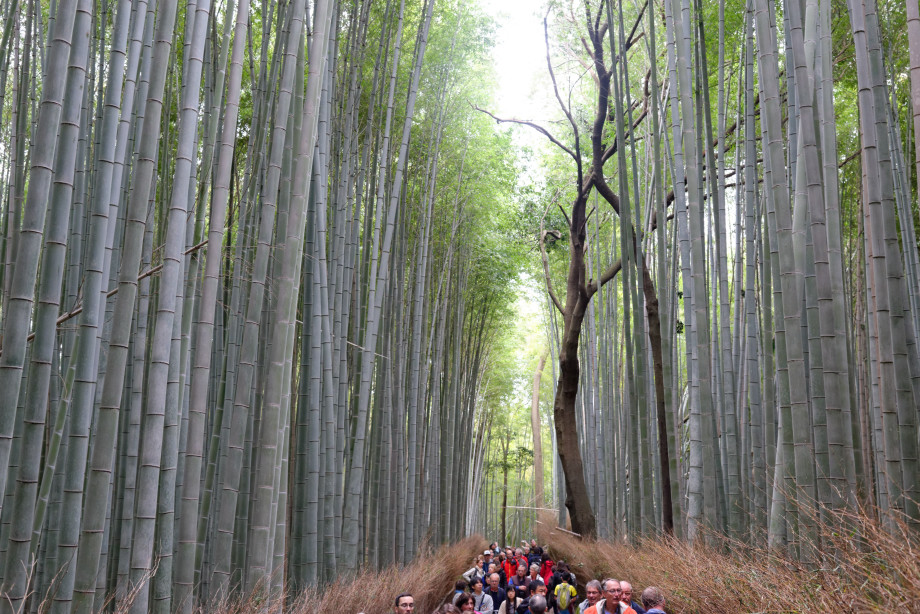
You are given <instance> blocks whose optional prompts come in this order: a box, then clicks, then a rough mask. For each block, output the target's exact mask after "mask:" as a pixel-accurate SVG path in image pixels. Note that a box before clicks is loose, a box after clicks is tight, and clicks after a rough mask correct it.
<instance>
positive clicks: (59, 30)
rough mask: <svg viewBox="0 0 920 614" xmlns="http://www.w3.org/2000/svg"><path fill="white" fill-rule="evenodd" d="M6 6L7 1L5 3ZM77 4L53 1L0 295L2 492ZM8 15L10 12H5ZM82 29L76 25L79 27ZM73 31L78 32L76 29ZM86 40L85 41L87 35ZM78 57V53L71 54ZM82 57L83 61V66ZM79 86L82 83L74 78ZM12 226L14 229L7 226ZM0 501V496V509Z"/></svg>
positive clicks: (0, 505) (4, 483) (0, 445)
mask: <svg viewBox="0 0 920 614" xmlns="http://www.w3.org/2000/svg"><path fill="white" fill-rule="evenodd" d="M11 8H12V7H11ZM76 12H77V5H76V3H73V2H62V3H60V4H58V6H57V12H56V15H55V22H54V35H53V43H52V45H51V49H50V51H49V54H48V58H47V61H48V65H47V76H46V79H45V80H44V81H43V84H44V86H43V87H42V100H41V105H40V106H39V111H38V120H37V122H36V125H35V134H34V137H33V142H34V144H35V145H34V147H33V148H32V150H31V151H30V155H31V166H30V169H29V183H28V185H29V189H28V193H27V196H26V203H25V209H24V216H23V218H22V223H21V229H20V231H19V237H18V247H17V252H16V259H15V265H14V267H13V270H12V272H11V274H10V290H9V294H8V298H7V295H6V294H5V295H4V300H5V305H4V312H3V354H2V356H0V388H2V389H3V390H5V391H6V392H5V393H4V395H3V401H2V405H0V468H2V469H0V493H4V492H6V483H7V469H8V467H9V460H10V451H11V446H12V437H13V427H14V424H15V422H16V416H17V411H16V406H17V404H18V402H19V389H20V383H21V381H22V375H23V367H24V365H25V355H26V335H27V334H28V332H29V328H30V326H29V321H30V319H31V313H32V304H33V302H34V297H35V279H36V275H37V273H38V263H39V260H40V259H39V256H40V253H41V244H42V237H43V234H44V228H45V215H46V213H47V211H48V203H49V202H50V198H49V196H50V193H51V180H52V176H53V169H54V161H55V149H56V143H57V141H58V133H59V128H60V124H61V115H62V113H63V107H64V103H65V102H66V103H68V105H75V104H76V105H79V104H80V103H81V102H82V96H80V98H79V99H76V100H75V99H72V98H69V97H67V94H68V92H67V88H66V86H67V84H68V78H67V77H68V74H69V72H70V71H69V69H68V62H69V60H70V57H71V55H73V53H72V51H71V42H72V40H73V37H74V23H75V17H76ZM11 15H12V13H11ZM81 32H82V31H81ZM81 32H78V34H77V35H78V36H79V35H80V34H81ZM86 38H87V41H86V42H87V45H88V38H89V37H88V36H87V37H86ZM75 57H79V56H75ZM85 63H86V60H85V59H84V61H83V66H84V67H85ZM80 86H81V87H82V83H81V84H80ZM12 231H13V232H15V229H12ZM2 509H3V501H0V510H2Z"/></svg>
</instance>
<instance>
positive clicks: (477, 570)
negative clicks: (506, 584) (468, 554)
mask: <svg viewBox="0 0 920 614" xmlns="http://www.w3.org/2000/svg"><path fill="white" fill-rule="evenodd" d="M482 573H483V572H482V557H481V556H480V557H478V558H477V559H476V560H475V561H474V562H473V566H472V567H470V568H469V569H467V570H466V571H464V572H463V579H464V580H466V581H467V583H471V582H472V581H473V578H480V577H482Z"/></svg>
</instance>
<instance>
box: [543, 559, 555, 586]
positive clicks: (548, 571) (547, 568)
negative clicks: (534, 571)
mask: <svg viewBox="0 0 920 614" xmlns="http://www.w3.org/2000/svg"><path fill="white" fill-rule="evenodd" d="M540 577H541V578H543V581H544V582H546V585H547V586H549V580H550V578H552V577H553V561H552V559H551V558H549V555H548V554H547V553H546V551H544V552H543V556H542V557H540Z"/></svg>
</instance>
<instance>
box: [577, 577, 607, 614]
mask: <svg viewBox="0 0 920 614" xmlns="http://www.w3.org/2000/svg"><path fill="white" fill-rule="evenodd" d="M600 598H601V583H600V582H598V581H597V580H588V583H587V584H585V599H584V600H583V601H582V602H581V603H579V604H578V614H585V610H587V609H588V608H589V607H591V606H592V605H595V604H596V603H597V602H598V600H599V599H600Z"/></svg>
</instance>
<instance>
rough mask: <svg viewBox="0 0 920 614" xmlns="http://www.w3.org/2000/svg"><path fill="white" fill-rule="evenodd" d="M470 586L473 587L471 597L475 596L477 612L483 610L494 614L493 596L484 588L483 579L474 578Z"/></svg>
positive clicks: (474, 603) (484, 613) (485, 612)
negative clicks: (485, 591)
mask: <svg viewBox="0 0 920 614" xmlns="http://www.w3.org/2000/svg"><path fill="white" fill-rule="evenodd" d="M470 588H471V589H473V592H472V594H471V597H472V598H473V605H474V606H475V607H474V609H475V610H476V611H477V612H482V614H492V610H493V609H495V607H494V605H493V602H492V597H490V596H489V595H488V594H486V593H484V592H483V590H482V579H481V578H476V579H474V580H473V581H472V582H471V583H470Z"/></svg>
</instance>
